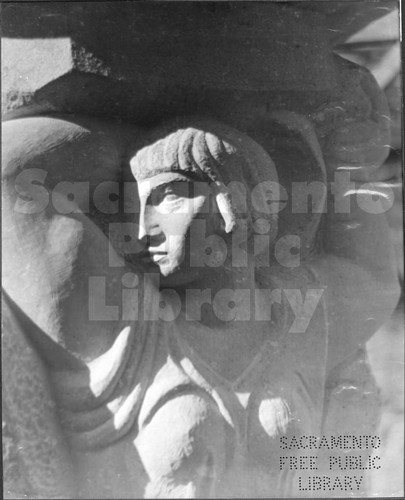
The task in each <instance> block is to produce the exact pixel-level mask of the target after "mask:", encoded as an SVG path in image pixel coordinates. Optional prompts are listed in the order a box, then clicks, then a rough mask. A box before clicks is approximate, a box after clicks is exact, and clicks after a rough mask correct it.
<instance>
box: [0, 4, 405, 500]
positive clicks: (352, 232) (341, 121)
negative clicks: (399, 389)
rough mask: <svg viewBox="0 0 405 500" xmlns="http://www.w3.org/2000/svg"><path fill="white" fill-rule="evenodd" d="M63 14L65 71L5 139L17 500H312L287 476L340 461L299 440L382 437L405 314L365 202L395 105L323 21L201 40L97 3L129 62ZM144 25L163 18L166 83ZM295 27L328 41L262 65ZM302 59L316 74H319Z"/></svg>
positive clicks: (209, 11)
mask: <svg viewBox="0 0 405 500" xmlns="http://www.w3.org/2000/svg"><path fill="white" fill-rule="evenodd" d="M242 4H243V5H242ZM201 5H202V4H201ZM19 8H20V7H16V6H13V9H9V10H8V13H7V16H8V18H9V23H8V28H7V29H8V30H9V32H10V33H9V35H8V36H11V37H13V36H16V33H19V31H18V30H19V28H18V23H17V22H16V20H17V19H19V15H18V9H19ZM25 8H26V9H28V10H27V11H26V15H27V19H28V18H31V17H32V16H31V15H30V10H29V7H25ZM47 8H48V7H46V8H45V7H43V9H45V10H44V15H43V16H42V18H41V19H42V21H41V22H43V23H45V25H47V23H51V28H52V30H53V31H52V30H51V31H52V33H54V35H53V36H54V38H51V39H50V40H47V42H49V43H48V45H47V46H49V47H52V50H51V49H49V47H48V49H49V50H50V51H51V53H55V54H59V55H60V59H59V64H58V65H56V66H55V67H54V68H52V71H53V72H52V71H51V73H52V75H51V76H50V77H49V78H50V81H49V82H48V81H46V82H45V83H44V82H43V80H44V79H45V80H46V78H47V75H46V74H45V73H46V72H44V71H42V70H41V71H39V72H38V75H36V78H37V80H38V81H37V80H35V79H33V80H32V82H31V83H30V85H31V84H32V88H30V89H29V91H27V92H26V91H25V89H24V87H21V85H22V84H21V82H20V80H18V82H17V83H16V84H15V86H16V89H14V88H12V89H11V90H10V91H9V93H8V94H7V95H8V97H9V101H10V102H7V110H9V111H10V113H9V115H8V116H7V118H8V121H6V122H5V123H4V125H3V132H4V136H3V213H4V215H3V288H4V293H3V299H4V300H3V302H4V303H3V316H4V338H3V371H4V375H3V380H4V385H3V387H4V389H3V414H4V423H3V427H4V429H3V430H4V434H5V440H4V444H5V452H6V453H5V465H6V474H5V479H6V491H8V495H9V497H14V498H19V497H21V496H22V495H27V496H28V497H46V498H140V497H152V498H155V497H163V498H167V497H173V498H178V497H182V498H195V497H197V498H200V497H203V498H204V497H210V498H217V497H260V496H263V497H277V498H279V497H283V496H285V497H296V496H305V495H306V492H305V491H302V490H301V489H300V483H298V482H297V475H298V474H299V475H300V476H301V477H302V478H303V481H305V477H306V476H308V475H309V474H310V473H311V470H312V469H311V470H306V469H305V468H303V469H302V470H297V469H296V468H295V467H294V464H296V463H297V462H294V460H296V458H297V456H298V455H300V456H301V457H304V462H305V464H304V467H305V466H309V465H308V464H310V463H312V462H311V460H315V461H316V458H314V455H315V456H318V460H317V462H316V463H317V465H316V467H317V469H316V471H317V474H322V471H323V469H322V467H323V466H325V463H324V461H323V460H322V452H321V451H319V454H318V450H316V449H314V448H311V447H310V448H308V449H304V450H302V449H297V447H294V446H289V445H288V444H289V443H291V440H292V439H293V438H294V439H297V440H298V442H299V440H300V438H302V437H303V438H304V440H306V439H307V438H309V437H314V439H315V442H316V437H319V436H321V435H325V436H337V437H338V436H340V435H343V434H350V435H352V434H357V435H362V434H366V435H368V434H370V433H372V430H373V429H374V428H375V424H376V421H377V419H378V411H379V409H378V394H377V390H376V387H375V385H374V382H373V378H372V376H371V374H370V372H369V370H368V367H367V361H366V357H365V353H364V344H365V342H366V341H367V339H368V338H369V337H370V336H371V335H372V334H373V333H374V332H375V331H376V330H377V328H378V327H379V326H380V325H381V324H382V323H383V322H384V321H385V320H386V319H387V318H388V317H389V316H390V314H391V312H392V310H393V309H394V308H395V306H396V303H397V301H398V295H399V291H398V285H397V280H396V276H395V271H394V265H393V259H392V249H391V248H390V244H389V236H388V235H387V233H386V231H387V227H386V224H385V216H384V211H385V206H386V205H387V204H388V205H389V199H387V198H386V193H385V192H380V191H378V190H377V188H376V186H375V185H374V184H373V181H375V180H380V177H379V176H380V173H379V172H380V171H379V167H380V166H381V164H382V163H383V161H384V159H385V158H386V156H387V144H388V143H389V131H388V129H389V123H388V119H387V116H386V115H387V112H386V106H385V103H384V99H383V98H382V96H381V92H380V90H379V89H378V87H377V85H376V83H375V82H374V80H373V78H372V77H371V76H370V75H369V74H368V73H367V72H366V71H365V70H363V69H361V68H359V67H357V66H356V65H353V64H351V63H348V62H347V61H342V60H340V59H337V58H335V57H334V56H332V54H331V49H330V46H331V42H330V41H329V38H328V37H329V36H331V35H330V33H329V32H330V31H333V30H330V29H329V28H328V26H329V25H328V22H330V20H329V21H328V20H327V15H326V14H325V13H323V12H322V8H320V10H319V12H318V11H317V12H315V10H313V11H311V10H310V9H309V10H306V9H301V10H300V9H298V8H297V7H296V6H294V5H293V6H292V7H291V6H286V5H283V6H279V5H276V4H273V5H270V4H267V5H266V6H264V4H263V5H262V6H261V5H259V4H254V3H253V4H251V5H250V6H249V5H247V4H245V3H244V2H241V3H240V4H238V6H236V5H235V6H233V8H232V9H231V8H229V6H228V5H225V4H223V5H221V6H219V5H216V6H212V5H211V6H210V5H207V6H205V5H202V6H200V5H197V4H192V3H190V4H189V5H188V6H187V7H186V8H187V9H188V12H189V15H190V16H191V17H190V19H194V21H193V22H190V26H191V27H192V29H191V28H189V26H188V25H187V26H183V25H182V23H180V24H181V26H180V24H179V23H178V10H177V9H178V7H176V6H175V5H174V6H169V5H167V6H165V7H164V10H165V12H166V14H168V15H169V17H170V16H171V17H170V19H169V21H168V20H167V18H166V16H163V17H162V18H160V17H159V16H156V15H152V14H153V12H154V9H155V6H153V5H152V6H150V5H146V4H145V5H143V4H142V3H140V4H132V5H131V6H129V4H126V5H125V6H124V4H122V5H121V6H120V7H119V8H118V10H117V11H114V12H112V11H111V12H110V11H109V7H108V6H107V5H104V6H103V7H102V11H100V14H99V15H100V16H101V18H102V19H104V18H105V19H110V17H111V16H112V17H111V19H113V21H114V23H117V22H118V24H119V25H121V24H120V23H124V24H125V23H126V21H127V18H128V19H129V20H130V21H131V23H132V24H131V26H133V27H134V28H133V29H132V30H131V29H127V30H124V33H123V36H124V40H125V43H124V44H122V39H121V38H120V37H121V31H120V30H117V29H115V28H114V29H112V28H111V26H115V24H114V23H112V24H111V26H110V25H109V24H108V23H107V25H106V26H104V27H103V29H104V30H105V32H106V33H107V35H108V34H109V35H108V36H107V35H106V36H105V39H106V40H109V43H108V44H105V43H104V40H101V39H100V37H99V36H98V34H97V33H95V32H94V30H92V29H89V30H85V29H83V26H85V25H86V26H90V27H91V26H92V25H94V22H93V18H92V11H91V9H88V8H87V7H85V6H84V5H77V6H75V7H74V9H77V10H76V11H72V10H71V9H72V8H73V7H71V6H69V5H68V4H63V6H62V7H60V9H61V10H60V12H59V11H58V13H57V14H52V15H49V13H47V11H46V9H47ZM41 9H42V7H41ZM173 9H174V10H173ZM336 9H337V12H339V9H338V8H337V7H336ZM107 11H108V12H110V14H111V16H110V15H106V13H108V12H107ZM214 11H216V12H214ZM27 12H28V14H27ZM41 12H42V11H41ZM75 12H76V14H77V15H76V14H75ZM297 12H298V14H299V15H298V16H297ZM370 12H371V14H370V13H369V15H371V18H374V17H378V16H377V14H376V13H375V12H373V11H372V10H371V11H370ZM264 14H265V15H264ZM275 14H276V15H275ZM279 14H280V16H279ZM378 15H380V14H378ZM55 16H56V17H55ZM58 16H59V17H58ZM103 16H104V17H103ZM218 16H220V18H221V19H224V20H225V21H226V22H225V21H224V23H218V25H215V26H214V25H213V23H212V19H214V18H215V19H218ZM352 17H353V16H352ZM314 18H316V20H317V22H313V19H314ZM55 19H56V21H55ZM69 19H70V20H71V26H70V28H69V30H70V31H69V30H67V28H66V26H68V25H69V23H68V20H69ZM145 19H146V20H147V19H149V20H150V19H154V22H156V23H157V27H158V28H159V29H161V28H162V26H166V23H167V22H170V23H171V24H170V26H171V29H170V30H166V31H164V36H165V37H168V39H169V41H170V44H174V45H173V46H175V47H177V49H178V51H179V54H181V57H180V56H179V57H178V59H176V60H175V62H176V64H175V65H174V66H173V67H171V63H170V64H166V63H168V61H169V62H170V61H171V59H170V58H168V57H166V55H165V54H163V53H162V50H163V49H162V47H164V46H165V43H164V41H163V42H162V41H160V40H158V41H156V40H155V38H154V37H152V38H150V33H149V32H150V31H151V30H150V27H149V25H148V23H145V22H144V20H145ZM278 19H280V22H279V21H278ZM275 20H276V21H277V22H276V21H275ZM54 21H55V26H53V24H52V23H53V22H54ZM65 21H66V22H65ZM310 21H311V22H310ZM318 21H319V23H318ZM82 22H83V23H84V24H83V26H82V25H81V23H82ZM86 23H87V24H86ZM228 23H230V24H228ZM65 24H66V26H65ZM302 24H303V25H305V26H306V27H307V28H308V26H312V25H313V26H315V27H314V28H313V31H310V30H309V28H308V29H307V30H305V29H304V30H301V31H302V32H301V34H300V35H299V40H298V39H297V40H295V41H294V43H292V42H291V41H290V40H289V37H287V38H288V40H287V38H285V39H286V40H287V42H286V43H285V44H284V45H283V47H284V48H282V49H281V48H280V50H279V51H276V52H277V54H278V55H277V57H278V59H277V60H274V67H270V66H269V65H268V64H267V63H266V61H268V60H270V59H269V54H273V53H275V52H274V50H273V48H272V47H273V45H274V44H279V41H280V39H283V40H284V38H283V36H284V35H283V33H286V32H287V31H286V26H287V27H289V29H290V30H291V25H294V26H298V27H299V26H301V25H302ZM342 25H343V24H342V23H341V24H339V25H338V28H339V29H340V28H341V27H342ZM25 26H26V29H27V30H28V32H27V33H26V32H25V31H24V30H23V31H24V32H23V33H22V34H21V33H20V35H19V36H21V37H22V39H21V40H19V41H20V42H23V45H24V46H25V45H26V44H28V45H29V43H30V41H29V40H30V37H31V38H32V37H33V33H34V34H35V33H36V31H35V30H36V29H37V28H36V26H35V25H34V24H30V23H25ZM41 26H42V25H41ZM145 26H146V27H147V28H146V30H145ZM223 26H224V27H223ZM232 26H233V27H234V28H235V27H236V28H238V29H236V28H235V29H233V28H232ZM209 27H211V28H209ZM258 27H259V28H260V30H259V31H257V30H258ZM208 28H209V29H212V30H213V32H214V33H213V36H211V35H212V33H211V32H210V31H209V30H208ZM49 29H50V28H49ZM311 29H312V28H311ZM44 30H45V31H46V29H45V28H44ZM66 30H67V31H66ZM178 30H180V31H178ZM181 30H183V31H184V33H183V35H182V36H180V37H179V36H178V33H179V32H181ZM207 30H208V31H207ZM70 32H71V33H72V35H71V39H66V38H64V35H66V33H70ZM100 32H102V30H101V31H100ZM134 32H136V33H138V34H139V37H134V36H133V33H134ZM152 32H154V30H152ZM232 32H234V33H236V35H235V39H233V38H232V40H231V43H230V39H229V33H232ZM103 33H104V32H103ZM111 33H113V36H112V35H111ZM207 33H208V35H207ZM252 33H254V34H255V36H256V35H257V36H258V40H260V44H261V45H263V47H264V48H265V50H264V51H263V52H262V53H259V52H260V51H259V52H258V51H257V50H256V48H255V45H254V44H246V43H245V39H250V38H251V37H252ZM110 35H111V36H112V38H111V36H110ZM162 36H163V35H162ZM297 36H298V35H297ZM184 37H186V38H184ZM34 38H35V37H34ZM164 39H165V38H164ZM184 39H186V40H188V41H189V42H190V44H188V43H184ZM145 40H146V42H148V43H150V44H151V45H150V46H148V47H149V49H150V51H151V54H152V53H153V54H155V56H154V57H156V58H157V59H156V60H155V59H153V58H152V59H150V60H149V59H148V58H147V60H145V56H144V54H145V52H144V51H143V50H139V45H137V44H139V43H140V44H141V48H143V47H142V43H146V42H145ZM206 40H209V43H213V44H214V45H213V51H212V54H213V56H212V57H211V59H210V58H208V59H205V55H206V53H207V51H206V50H205V42H204V41H206ZM212 40H214V42H212ZM179 41H180V43H179ZM299 41H300V43H298V42H299ZM194 42H196V43H195V45H193V44H194ZM155 43H158V45H157V46H158V48H159V50H155V49H156V46H155ZM235 43H236V44H237V47H239V49H240V50H239V51H238V50H235V45H234V44H235ZM133 44H135V45H133ZM170 44H169V45H170ZM45 45H46V44H45ZM123 45H124V46H125V48H124V49H122V46H123ZM277 46H278V45H277ZM117 47H118V48H119V51H121V50H122V51H123V54H122V56H123V59H121V58H120V57H117ZM134 47H135V49H136V50H135V49H134ZM313 47H316V50H313ZM40 48H41V47H39V49H40ZM39 49H38V50H39ZM49 50H48V51H47V54H49V53H50V52H49ZM92 50H93V52H92ZM52 51H54V52H52ZM24 53H25V54H29V50H28V51H24ZM66 54H67V56H66ZM162 54H163V55H162ZM190 54H191V55H193V54H198V57H195V61H194V59H193V57H191V56H190ZM236 54H238V56H237V57H236ZM297 54H298V55H299V54H311V55H312V56H313V58H314V60H313V61H312V62H311V66H310V68H308V67H306V66H305V70H306V71H305V78H304V79H303V78H301V76H300V74H299V71H298V70H297V69H296V68H295V66H296V62H297V61H298V60H299V59H300V58H299V56H297ZM253 55H256V56H257V57H259V60H260V61H263V64H260V65H259V66H260V71H259V70H258V72H257V75H255V74H254V72H253V71H250V69H249V68H250V64H252V65H253V67H255V66H256V67H257V66H258V63H257V60H255V59H254V58H253ZM65 56H66V57H65ZM284 56H285V57H284ZM312 56H311V57H312ZM47 57H48V56H47ZM235 58H236V59H238V58H240V59H243V61H245V62H246V64H247V65H248V66H246V68H247V69H246V68H244V65H243V64H241V63H239V64H235ZM28 59H29V56H28ZM284 59H285V60H286V61H287V62H285V60H284ZM302 59H305V58H302ZM184 60H190V61H192V64H191V63H190V64H191V66H190V68H191V69H190V68H189V69H187V68H186V66H184ZM24 61H25V59H24ZM24 61H22V64H23V69H24V70H25V69H26V64H25V62H24ZM47 61H48V59H46V58H43V59H42V63H43V65H45V66H46V67H49V64H48V62H47ZM156 61H157V62H156ZM29 62H30V61H29ZM126 62H128V64H126ZM158 63H159V64H158ZM160 63H161V64H160ZM194 63H195V64H194ZM265 63H266V64H265ZM284 63H285V64H284ZM27 67H29V64H28V66H27ZM139 68H141V70H142V68H143V72H142V71H138V70H139ZM145 68H146V69H145ZM156 68H160V69H159V71H160V73H159V74H157V75H155V76H154V75H153V74H152V75H149V72H151V73H153V71H154V70H156ZM207 68H211V71H208V70H207ZM280 68H284V69H283V71H281V70H280ZM301 69H302V68H301ZM287 70H288V71H287ZM315 70H316V71H315ZM156 71H157V70H156ZM145 74H146V76H145ZM314 75H315V76H314ZM9 76H10V75H9ZM10 78H11V80H10V81H11V82H12V81H13V78H14V77H13V75H11V77H10ZM165 78H168V79H169V80H168V82H166V80H165ZM34 80H35V81H34ZM51 80H52V81H51ZM183 81H185V82H186V83H185V84H184V85H185V90H184V89H183V87H179V82H183ZM7 82H9V79H7ZM269 82H270V83H269ZM286 82H288V86H289V87H288V89H285V88H284V87H285V85H286ZM182 85H183V83H182ZM303 85H304V89H302V88H301V87H302V86H303ZM11 86H12V85H11ZM179 89H180V90H179ZM183 90H184V92H183ZM285 90H288V91H287V92H285ZM13 92H15V99H14V98H13V95H14V94H13ZM24 92H25V93H24ZM28 94H29V95H28ZM10 96H11V97H10ZM303 96H304V97H305V98H303ZM24 99H26V100H27V102H26V103H25V102H23V101H24ZM86 114H88V115H90V116H85V115H86ZM101 117H103V119H102V118H101ZM123 120H125V123H123ZM348 387H356V388H357V389H356V391H355V392H354V393H353V391H350V390H347V389H348ZM284 446H285V447H284ZM369 453H370V450H369V449H365V450H362V455H363V456H364V457H367V456H368V455H369ZM289 464H293V466H291V465H289ZM284 465H285V467H284ZM314 467H315V465H314ZM314 470H315V469H314ZM362 488H364V484H361V485H359V489H358V491H360V492H361V489H362ZM313 494H315V493H313ZM320 494H321V496H325V494H324V492H323V491H321V492H320Z"/></svg>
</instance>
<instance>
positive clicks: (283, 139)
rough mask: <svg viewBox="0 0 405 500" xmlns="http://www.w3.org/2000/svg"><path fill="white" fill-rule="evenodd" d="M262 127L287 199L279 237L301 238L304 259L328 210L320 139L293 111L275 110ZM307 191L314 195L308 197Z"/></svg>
mask: <svg viewBox="0 0 405 500" xmlns="http://www.w3.org/2000/svg"><path fill="white" fill-rule="evenodd" d="M261 126H262V130H265V135H264V136H262V138H261V144H262V145H263V146H264V147H265V149H266V151H267V152H268V154H269V155H270V156H271V158H272V159H273V161H274V163H275V164H276V168H277V174H278V177H279V183H280V186H281V188H282V189H284V190H285V193H284V197H285V196H286V195H287V197H288V201H287V203H286V205H285V207H284V208H283V210H281V211H280V213H279V236H283V235H288V234H291V235H297V236H299V237H300V239H301V256H304V255H305V254H306V253H309V252H310V250H311V248H312V247H313V246H314V245H315V240H316V235H317V232H318V228H319V225H320V222H321V218H322V213H323V212H324V211H325V202H326V187H327V184H326V169H325V164H324V160H323V156H322V152H321V148H320V145H319V142H318V138H317V136H316V133H315V130H314V128H313V126H312V124H311V123H310V122H309V121H308V120H307V119H306V118H305V117H304V116H302V115H300V114H298V113H294V112H291V111H283V110H280V111H275V112H273V113H272V114H271V115H270V118H269V119H267V120H266V122H265V123H262V125H261ZM309 185H311V188H308V186H309ZM307 189H309V192H310V193H311V194H312V196H307ZM307 198H308V199H309V201H308V202H307Z"/></svg>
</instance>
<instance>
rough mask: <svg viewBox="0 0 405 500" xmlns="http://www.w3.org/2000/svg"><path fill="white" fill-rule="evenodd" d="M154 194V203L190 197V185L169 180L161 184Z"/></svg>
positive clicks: (171, 201) (172, 201)
mask: <svg viewBox="0 0 405 500" xmlns="http://www.w3.org/2000/svg"><path fill="white" fill-rule="evenodd" d="M156 195H157V196H156V201H155V203H156V202H157V203H158V204H161V203H175V202H177V201H180V200H181V199H184V198H189V197H190V185H189V183H188V182H171V183H170V184H166V185H164V186H162V187H161V188H160V189H159V190H158V192H156Z"/></svg>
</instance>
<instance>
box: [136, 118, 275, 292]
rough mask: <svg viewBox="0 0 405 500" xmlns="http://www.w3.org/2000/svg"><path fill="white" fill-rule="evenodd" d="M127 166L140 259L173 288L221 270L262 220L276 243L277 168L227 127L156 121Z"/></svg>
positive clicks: (259, 149) (190, 120) (196, 122)
mask: <svg viewBox="0 0 405 500" xmlns="http://www.w3.org/2000/svg"><path fill="white" fill-rule="evenodd" d="M131 169H132V173H133V175H134V177H135V179H136V180H137V183H138V191H139V198H140V205H141V207H140V220H139V226H140V231H139V238H140V239H143V240H145V242H146V247H147V250H148V256H147V257H146V259H145V260H146V261H147V260H150V261H152V265H153V263H154V264H155V265H157V266H158V268H159V271H160V274H161V276H162V279H163V280H165V282H166V283H169V284H170V286H174V285H179V284H185V283H190V282H192V281H195V280H196V279H198V277H199V276H201V273H207V272H211V271H214V272H215V269H217V270H218V267H220V266H221V265H223V264H224V262H225V260H226V258H225V254H226V255H227V256H228V257H229V255H230V253H231V247H232V244H231V239H232V236H233V235H235V234H236V233H237V231H238V229H240V228H242V227H243V228H245V230H244V233H243V235H244V238H245V240H246V242H245V243H248V240H250V239H251V236H252V234H254V232H255V228H256V229H257V227H258V226H261V227H263V225H264V226H266V228H267V229H268V232H267V234H268V235H269V236H270V238H269V241H272V240H274V237H275V235H276V233H277V210H275V209H274V203H277V202H278V198H279V196H278V189H277V187H278V183H277V173H276V169H275V166H274V164H273V162H272V160H271V159H270V157H269V156H268V155H267V153H266V152H265V151H264V150H263V149H262V148H261V147H260V146H259V145H258V144H257V143H255V142H254V141H253V140H252V139H250V138H249V137H247V136H246V135H244V134H242V133H240V132H238V131H236V130H234V129H232V128H230V127H228V126H225V125H222V124H219V123H217V122H212V121H201V120H196V119H194V120H193V119H188V120H187V121H186V120H183V121H181V122H179V121H176V122H171V123H168V124H165V125H163V126H160V127H159V128H158V129H156V130H155V131H153V133H152V134H151V136H150V137H149V139H148V141H147V144H146V145H145V147H143V148H142V149H141V150H139V151H138V152H137V154H136V155H135V156H134V157H133V158H132V160H131ZM272 204H273V205H272ZM207 242H208V243H209V248H208V249H207ZM240 243H241V244H243V242H240ZM207 250H209V251H210V252H209V255H208V256H207Z"/></svg>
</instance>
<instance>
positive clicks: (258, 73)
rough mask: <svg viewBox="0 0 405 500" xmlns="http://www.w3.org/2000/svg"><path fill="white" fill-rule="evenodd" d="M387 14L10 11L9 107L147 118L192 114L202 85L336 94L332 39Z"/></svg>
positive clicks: (194, 7)
mask: <svg viewBox="0 0 405 500" xmlns="http://www.w3.org/2000/svg"><path fill="white" fill-rule="evenodd" d="M301 7H304V8H301ZM390 7H392V2H388V3H387V9H388V8H390ZM381 14H382V12H381V9H379V8H377V7H373V6H372V5H370V6H369V7H368V9H367V11H366V12H363V5H362V6H361V8H360V7H356V6H351V7H350V8H349V7H347V6H344V5H342V4H336V7H335V9H334V10H333V11H332V12H331V13H327V11H325V9H324V8H323V7H322V6H319V5H315V4H311V6H310V8H308V5H305V2H304V3H302V4H301V3H300V2H295V3H290V4H288V3H287V4H276V3H273V2H268V3H267V4H263V3H261V4H258V3H256V4H255V3H251V2H238V3H233V4H230V3H229V4H228V3H218V2H199V3H182V4H180V3H176V2H174V3H160V4H148V3H146V2H139V3H138V2H133V3H128V2H126V3H124V2H115V3H114V5H112V4H107V3H104V4H97V6H95V4H85V3H80V2H74V3H63V2H60V3H54V4H51V3H49V4H42V5H38V4H35V5H32V4H17V3H15V4H8V5H6V6H5V7H4V8H3V37H4V38H5V45H4V55H3V102H4V108H3V109H4V111H5V112H6V113H7V112H9V111H12V110H15V109H19V108H20V107H21V106H23V105H24V104H26V103H27V102H30V103H31V105H32V106H33V112H34V111H35V108H36V106H39V108H37V109H42V110H44V111H60V112H86V113H87V112H88V113H90V114H96V115H100V114H109V115H110V116H111V114H114V113H116V114H117V115H119V116H121V117H123V118H129V119H132V120H133V119H138V120H139V119H142V118H143V119H150V116H152V118H153V115H154V114H155V113H157V110H158V109H159V113H163V114H164V113H165V111H166V112H167V114H170V112H172V109H173V108H176V110H177V112H187V111H189V109H190V108H193V107H195V105H196V104H198V99H199V98H200V97H201V94H202V93H203V92H204V89H218V90H220V89H222V90H224V89H227V90H229V91H234V90H237V91H247V90H248V91H269V90H270V89H271V90H273V91H274V90H280V91H285V90H295V91H320V90H327V89H331V88H333V87H335V83H336V78H337V73H336V68H335V66H334V64H333V62H332V60H331V52H330V46H331V44H332V43H333V40H334V37H336V33H340V30H342V28H343V25H344V23H345V22H347V20H350V22H349V24H350V25H351V24H352V21H353V23H354V20H356V19H357V20H358V22H359V23H363V24H364V23H367V22H369V20H370V19H372V18H374V17H377V16H379V15H381ZM185 20H186V21H185ZM356 26H357V24H356ZM291 33H294V36H293V37H291V36H290V34H291ZM345 33H346V31H345ZM157 34H158V36H157ZM22 49H23V50H22ZM50 60H52V63H51V64H49V61H50ZM195 94H197V96H196V95H195ZM107 110H108V112H107ZM27 112H29V111H27Z"/></svg>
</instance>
